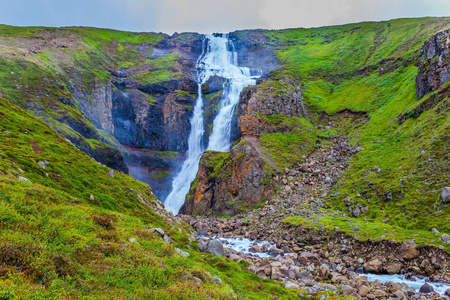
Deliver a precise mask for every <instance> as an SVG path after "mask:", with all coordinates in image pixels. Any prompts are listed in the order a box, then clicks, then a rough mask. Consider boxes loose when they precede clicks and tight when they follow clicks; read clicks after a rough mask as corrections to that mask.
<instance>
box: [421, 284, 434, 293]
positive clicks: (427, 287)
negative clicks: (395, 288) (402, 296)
mask: <svg viewBox="0 0 450 300" xmlns="http://www.w3.org/2000/svg"><path fill="white" fill-rule="evenodd" d="M419 293H422V294H428V293H434V289H433V287H432V286H431V285H429V284H428V283H425V284H424V285H422V286H421V287H420V290H419Z"/></svg>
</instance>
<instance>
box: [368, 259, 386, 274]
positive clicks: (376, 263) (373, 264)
mask: <svg viewBox="0 0 450 300" xmlns="http://www.w3.org/2000/svg"><path fill="white" fill-rule="evenodd" d="M382 265H383V263H382V262H381V261H380V260H379V259H374V260H371V261H369V262H367V263H365V264H364V269H365V270H366V272H369V273H378V272H380V269H381V266H382Z"/></svg>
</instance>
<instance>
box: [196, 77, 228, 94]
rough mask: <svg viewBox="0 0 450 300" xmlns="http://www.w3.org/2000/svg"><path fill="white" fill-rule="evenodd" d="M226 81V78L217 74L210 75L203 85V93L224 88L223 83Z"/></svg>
mask: <svg viewBox="0 0 450 300" xmlns="http://www.w3.org/2000/svg"><path fill="white" fill-rule="evenodd" d="M225 81H226V79H225V78H223V77H219V76H217V75H214V76H212V77H210V78H209V79H208V80H207V81H206V82H205V83H204V84H203V85H202V93H203V94H204V95H207V94H212V93H215V92H218V91H221V90H223V84H224V83H225Z"/></svg>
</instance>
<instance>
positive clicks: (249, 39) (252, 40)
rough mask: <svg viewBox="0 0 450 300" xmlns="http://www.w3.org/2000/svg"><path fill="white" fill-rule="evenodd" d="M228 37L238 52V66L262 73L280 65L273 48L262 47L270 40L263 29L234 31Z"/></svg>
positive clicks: (266, 72)
mask: <svg viewBox="0 0 450 300" xmlns="http://www.w3.org/2000/svg"><path fill="white" fill-rule="evenodd" d="M230 39H231V40H232V41H233V44H234V47H235V50H236V52H237V54H238V64H239V66H241V67H247V68H250V69H251V70H255V71H256V70H261V71H262V73H263V74H268V73H269V72H270V71H272V70H274V69H276V68H278V67H279V66H280V64H279V63H278V61H277V59H276V58H275V55H274V53H273V50H272V49H270V48H268V47H262V46H264V45H266V44H267V43H269V42H270V40H269V38H268V37H267V36H266V35H264V32H263V30H252V31H250V32H247V33H245V34H243V33H240V32H239V31H235V32H232V33H230ZM255 75H256V74H255ZM258 75H259V74H258Z"/></svg>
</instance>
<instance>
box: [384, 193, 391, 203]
mask: <svg viewBox="0 0 450 300" xmlns="http://www.w3.org/2000/svg"><path fill="white" fill-rule="evenodd" d="M384 198H385V199H386V201H391V200H392V193H391V192H390V191H386V192H385V193H384Z"/></svg>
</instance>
